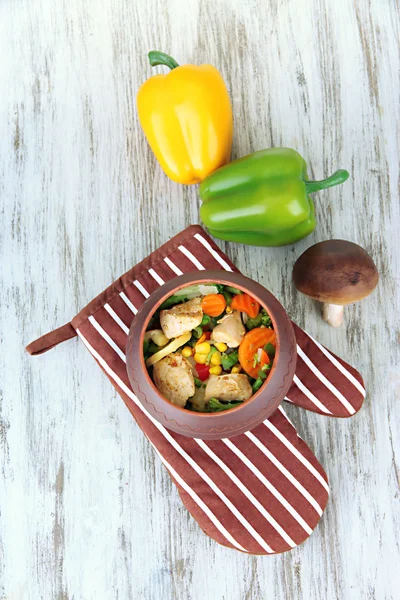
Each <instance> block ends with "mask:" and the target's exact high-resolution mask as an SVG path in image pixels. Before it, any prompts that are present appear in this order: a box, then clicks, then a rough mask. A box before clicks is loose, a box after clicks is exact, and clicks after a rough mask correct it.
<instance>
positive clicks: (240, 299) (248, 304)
mask: <svg viewBox="0 0 400 600" xmlns="http://www.w3.org/2000/svg"><path fill="white" fill-rule="evenodd" d="M231 308H233V309H234V310H240V311H241V312H245V313H246V314H247V315H249V317H250V318H252V319H255V318H256V317H257V315H258V313H259V311H260V304H259V303H258V302H257V300H255V299H254V298H252V297H251V296H249V295H248V294H240V295H237V296H235V297H234V298H233V300H232V302H231Z"/></svg>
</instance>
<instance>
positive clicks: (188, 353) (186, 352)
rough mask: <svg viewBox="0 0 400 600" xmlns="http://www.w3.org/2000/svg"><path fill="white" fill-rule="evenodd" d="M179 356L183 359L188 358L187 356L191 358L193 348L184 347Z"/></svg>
mask: <svg viewBox="0 0 400 600" xmlns="http://www.w3.org/2000/svg"><path fill="white" fill-rule="evenodd" d="M181 354H182V356H184V357H185V358H189V356H192V354H193V348H191V347H190V346H185V347H184V348H182V351H181Z"/></svg>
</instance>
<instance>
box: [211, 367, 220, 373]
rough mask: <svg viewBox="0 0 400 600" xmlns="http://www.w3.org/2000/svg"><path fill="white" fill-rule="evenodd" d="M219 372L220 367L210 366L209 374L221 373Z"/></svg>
mask: <svg viewBox="0 0 400 600" xmlns="http://www.w3.org/2000/svg"><path fill="white" fill-rule="evenodd" d="M221 373H222V367H219V366H215V367H211V369H210V375H221Z"/></svg>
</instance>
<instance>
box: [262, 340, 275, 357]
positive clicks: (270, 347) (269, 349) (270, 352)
mask: <svg viewBox="0 0 400 600" xmlns="http://www.w3.org/2000/svg"><path fill="white" fill-rule="evenodd" d="M264 350H265V352H266V353H267V354H268V356H269V358H270V359H271V360H274V358H275V352H276V348H275V346H274V345H273V344H271V342H268V344H266V345H265V346H264Z"/></svg>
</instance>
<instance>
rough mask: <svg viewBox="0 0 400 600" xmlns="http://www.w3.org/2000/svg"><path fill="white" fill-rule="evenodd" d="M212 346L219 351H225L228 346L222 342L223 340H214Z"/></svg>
mask: <svg viewBox="0 0 400 600" xmlns="http://www.w3.org/2000/svg"><path fill="white" fill-rule="evenodd" d="M214 346H215V347H216V349H217V350H219V351H220V352H225V350H227V349H228V346H227V345H226V344H224V342H215V344H214Z"/></svg>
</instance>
